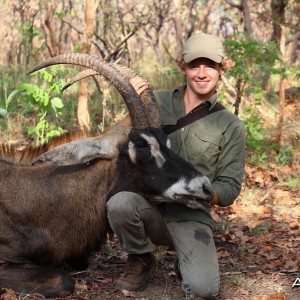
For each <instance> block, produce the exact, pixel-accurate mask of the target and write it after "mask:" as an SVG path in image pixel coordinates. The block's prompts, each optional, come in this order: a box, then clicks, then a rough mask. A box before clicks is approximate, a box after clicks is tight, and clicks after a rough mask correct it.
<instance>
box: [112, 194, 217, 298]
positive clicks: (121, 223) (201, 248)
mask: <svg viewBox="0 0 300 300" xmlns="http://www.w3.org/2000/svg"><path fill="white" fill-rule="evenodd" d="M107 213H108V220H109V223H110V226H111V228H112V229H113V231H114V233H115V234H116V236H117V237H118V239H119V240H120V243H121V246H122V248H123V249H124V250H125V251H126V252H128V253H129V254H142V253H147V252H154V251H155V250H156V247H157V246H158V245H169V246H173V247H174V248H175V251H176V254H177V257H178V261H179V269H180V272H181V275H182V283H181V285H182V289H183V291H184V293H186V294H191V293H193V294H196V295H197V296H200V297H202V298H204V299H211V298H213V297H215V296H217V294H218V292H219V286H220V275H219V264H218V258H217V251H216V247H215V243H214V240H213V235H212V230H211V228H210V227H209V226H208V225H206V224H202V223H200V222H195V221H180V222H166V221H165V220H164V218H163V216H162V214H161V212H160V211H159V209H158V207H157V206H156V205H155V204H154V203H151V201H147V200H145V199H144V198H143V197H142V196H140V195H138V194H135V193H131V192H120V193H118V194H116V195H114V196H113V197H111V198H110V199H109V201H108V202H107Z"/></svg>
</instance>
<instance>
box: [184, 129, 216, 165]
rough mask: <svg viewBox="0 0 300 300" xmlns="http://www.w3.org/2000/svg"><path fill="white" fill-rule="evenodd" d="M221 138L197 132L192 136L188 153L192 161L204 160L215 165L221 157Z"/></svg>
mask: <svg viewBox="0 0 300 300" xmlns="http://www.w3.org/2000/svg"><path fill="white" fill-rule="evenodd" d="M220 139H221V137H218V136H212V135H210V134H207V133H205V132H204V133H203V132H199V131H196V132H194V133H193V134H192V138H191V139H190V142H189V145H188V147H187V151H188V153H189V156H190V158H191V159H192V160H203V161H206V162H209V163H210V164H214V163H215V162H216V161H217V160H218V157H219V154H220V152H221V148H220V146H219V144H220Z"/></svg>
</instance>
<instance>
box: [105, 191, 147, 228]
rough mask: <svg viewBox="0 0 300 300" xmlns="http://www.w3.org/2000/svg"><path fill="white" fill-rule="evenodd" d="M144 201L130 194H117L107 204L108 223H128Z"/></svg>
mask: <svg viewBox="0 0 300 300" xmlns="http://www.w3.org/2000/svg"><path fill="white" fill-rule="evenodd" d="M144 201H146V200H145V199H144V198H143V197H142V196H140V195H138V194H135V193H131V192H119V193H117V194H115V195H113V196H112V197H111V198H110V199H109V200H108V202H107V204H106V208H107V216H108V219H109V221H110V222H118V224H122V223H123V222H128V220H129V219H131V216H132V215H134V214H135V213H136V211H137V209H138V207H139V206H140V205H141V204H142V203H143V202H144Z"/></svg>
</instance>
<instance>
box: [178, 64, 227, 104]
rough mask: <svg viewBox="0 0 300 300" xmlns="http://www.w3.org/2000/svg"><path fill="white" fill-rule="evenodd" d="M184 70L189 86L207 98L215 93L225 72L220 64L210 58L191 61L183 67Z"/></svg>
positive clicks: (201, 96)
mask: <svg viewBox="0 0 300 300" xmlns="http://www.w3.org/2000/svg"><path fill="white" fill-rule="evenodd" d="M182 72H183V74H184V75H186V79H187V86H188V88H189V89H191V90H192V92H193V93H195V94H196V95H197V96H198V97H200V98H205V100H206V99H208V98H209V97H211V96H212V95H213V94H214V93H215V88H216V85H217V83H218V81H219V78H220V75H222V74H223V73H224V71H223V70H222V67H221V65H220V64H218V63H216V62H214V61H212V60H210V59H208V58H197V59H195V60H193V61H191V62H190V63H188V64H187V65H186V66H185V67H183V69H182Z"/></svg>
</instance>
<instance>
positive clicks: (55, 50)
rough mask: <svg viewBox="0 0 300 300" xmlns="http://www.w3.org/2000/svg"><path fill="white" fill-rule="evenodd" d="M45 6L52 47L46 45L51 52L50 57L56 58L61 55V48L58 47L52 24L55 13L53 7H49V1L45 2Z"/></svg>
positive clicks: (45, 0) (46, 24) (46, 22)
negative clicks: (52, 16)
mask: <svg viewBox="0 0 300 300" xmlns="http://www.w3.org/2000/svg"><path fill="white" fill-rule="evenodd" d="M43 4H44V6H45V10H46V13H45V20H44V23H45V26H46V27H47V29H48V31H49V36H50V46H49V45H46V46H47V48H48V50H49V52H50V56H56V55H58V54H59V47H58V43H57V38H56V34H55V29H53V27H52V24H51V15H52V14H53V12H52V10H51V7H50V6H49V2H48V1H47V0H43ZM45 40H47V37H46V38H45Z"/></svg>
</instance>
